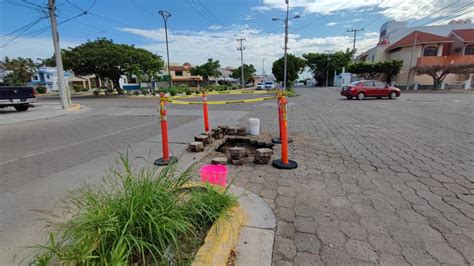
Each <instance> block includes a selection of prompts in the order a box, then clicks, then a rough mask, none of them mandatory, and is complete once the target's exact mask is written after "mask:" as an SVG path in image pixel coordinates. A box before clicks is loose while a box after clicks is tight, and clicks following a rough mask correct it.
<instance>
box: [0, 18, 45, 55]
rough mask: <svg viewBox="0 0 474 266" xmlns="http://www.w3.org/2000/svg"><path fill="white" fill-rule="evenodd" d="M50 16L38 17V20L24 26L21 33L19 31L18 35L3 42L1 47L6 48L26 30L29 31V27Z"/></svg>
mask: <svg viewBox="0 0 474 266" xmlns="http://www.w3.org/2000/svg"><path fill="white" fill-rule="evenodd" d="M46 18H48V17H40V18H38V19H37V20H36V21H34V22H33V23H30V24H29V25H27V26H25V27H23V30H21V31H20V33H18V34H17V35H15V36H13V37H12V38H11V39H10V40H8V41H6V42H5V43H4V44H2V45H1V46H0V48H5V47H7V46H8V44H10V43H11V42H13V41H14V40H16V39H18V38H19V37H21V36H22V35H23V34H24V33H25V32H27V31H28V30H29V29H31V28H33V27H34V26H35V25H36V24H38V23H39V22H40V21H42V20H44V19H46Z"/></svg>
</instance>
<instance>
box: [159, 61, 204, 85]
mask: <svg viewBox="0 0 474 266" xmlns="http://www.w3.org/2000/svg"><path fill="white" fill-rule="evenodd" d="M191 68H192V65H191V64H190V63H184V64H183V65H179V64H170V75H171V81H172V83H173V85H175V86H179V85H186V86H190V87H196V86H197V84H198V83H199V82H201V81H202V80H203V79H202V77H201V76H193V75H191ZM164 71H165V74H167V73H166V71H167V67H166V66H165V70H164Z"/></svg>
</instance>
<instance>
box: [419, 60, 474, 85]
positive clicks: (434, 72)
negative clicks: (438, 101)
mask: <svg viewBox="0 0 474 266" xmlns="http://www.w3.org/2000/svg"><path fill="white" fill-rule="evenodd" d="M411 71H413V72H414V73H415V74H418V75H429V76H431V77H432V78H433V87H434V89H438V88H439V86H440V85H441V82H443V80H444V79H445V78H446V76H447V75H448V74H463V73H472V72H473V71H474V64H446V65H431V66H416V67H413V68H412V69H411Z"/></svg>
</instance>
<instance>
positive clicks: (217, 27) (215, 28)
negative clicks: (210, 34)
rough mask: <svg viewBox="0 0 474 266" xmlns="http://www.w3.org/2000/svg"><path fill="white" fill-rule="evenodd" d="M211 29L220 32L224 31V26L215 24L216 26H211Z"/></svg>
mask: <svg viewBox="0 0 474 266" xmlns="http://www.w3.org/2000/svg"><path fill="white" fill-rule="evenodd" d="M209 29H210V30H220V29H222V26H221V25H216V24H214V25H211V26H209Z"/></svg>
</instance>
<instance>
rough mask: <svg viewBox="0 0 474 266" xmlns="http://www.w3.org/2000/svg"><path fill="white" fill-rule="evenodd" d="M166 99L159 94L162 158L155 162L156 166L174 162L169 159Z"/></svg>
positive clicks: (172, 159)
mask: <svg viewBox="0 0 474 266" xmlns="http://www.w3.org/2000/svg"><path fill="white" fill-rule="evenodd" d="M167 101H168V99H167V98H166V96H165V94H164V93H160V110H159V111H160V125H161V147H162V150H163V157H162V158H159V159H156V160H155V163H154V164H155V165H156V166H163V165H168V164H170V163H172V162H176V161H177V158H176V157H170V152H169V144H168V119H167V113H166V103H167Z"/></svg>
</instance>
